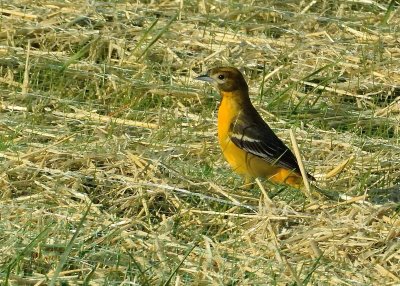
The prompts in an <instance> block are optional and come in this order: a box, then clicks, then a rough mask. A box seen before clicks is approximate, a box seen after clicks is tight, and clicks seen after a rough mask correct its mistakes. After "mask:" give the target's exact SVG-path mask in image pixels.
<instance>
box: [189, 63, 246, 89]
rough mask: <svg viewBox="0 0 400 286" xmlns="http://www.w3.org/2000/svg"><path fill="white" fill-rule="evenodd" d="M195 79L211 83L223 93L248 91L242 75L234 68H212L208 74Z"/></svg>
mask: <svg viewBox="0 0 400 286" xmlns="http://www.w3.org/2000/svg"><path fill="white" fill-rule="evenodd" d="M195 79H197V80H202V81H206V82H210V83H212V84H213V85H214V86H215V87H216V88H218V89H219V90H220V91H221V92H234V91H245V92H247V91H248V87H247V83H246V80H245V79H244V77H243V75H242V73H241V72H240V71H239V70H238V69H237V68H234V67H216V68H212V69H210V70H208V71H207V73H206V74H204V75H201V76H198V77H196V78H195Z"/></svg>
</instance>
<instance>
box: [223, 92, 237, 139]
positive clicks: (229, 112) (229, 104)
mask: <svg viewBox="0 0 400 286" xmlns="http://www.w3.org/2000/svg"><path fill="white" fill-rule="evenodd" d="M238 109H239V107H238V104H237V103H236V102H235V101H234V100H231V99H230V98H225V97H223V98H222V101H221V104H220V106H219V110H218V139H219V143H220V144H221V146H223V145H225V144H228V143H229V142H231V140H230V137H229V134H230V132H231V130H230V128H231V125H232V123H233V122H234V121H235V120H236V118H237V115H238V114H237V110H238ZM231 143H232V142H231ZM232 144H233V143H232Z"/></svg>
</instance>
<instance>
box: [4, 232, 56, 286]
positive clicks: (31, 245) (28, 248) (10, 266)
mask: <svg viewBox="0 0 400 286" xmlns="http://www.w3.org/2000/svg"><path fill="white" fill-rule="evenodd" d="M51 226H52V225H48V226H47V227H46V228H45V229H44V230H43V231H42V232H41V233H39V234H38V235H37V236H36V237H35V238H34V239H33V240H32V241H31V242H30V243H29V244H28V245H27V246H26V247H25V248H24V249H23V250H22V251H21V252H20V253H18V255H17V256H16V257H15V258H14V259H13V260H12V261H11V262H10V263H9V264H8V265H7V268H6V269H7V270H6V276H5V279H4V285H5V286H6V285H8V279H9V277H10V273H11V270H12V269H13V268H14V267H15V265H16V264H17V263H18V261H20V260H21V259H22V258H23V257H24V255H25V254H26V253H27V252H29V251H31V250H32V249H33V248H34V247H35V246H36V245H37V244H38V243H39V242H40V241H41V240H42V239H43V238H45V237H46V235H47V234H48V233H49V231H50V227H51Z"/></svg>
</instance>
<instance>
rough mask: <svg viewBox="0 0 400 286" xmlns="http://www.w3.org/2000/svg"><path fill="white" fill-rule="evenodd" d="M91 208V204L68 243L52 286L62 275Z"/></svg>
mask: <svg viewBox="0 0 400 286" xmlns="http://www.w3.org/2000/svg"><path fill="white" fill-rule="evenodd" d="M90 206H91V204H89V205H88V207H87V209H86V211H85V213H84V214H83V216H82V218H81V220H80V221H79V224H78V227H77V228H76V231H75V233H74V235H73V236H72V238H71V239H70V241H69V242H68V245H67V247H66V249H65V252H64V253H63V254H62V255H61V258H60V261H59V263H58V265H57V268H56V271H54V274H53V277H52V279H51V281H50V284H49V285H50V286H54V285H55V284H56V281H57V278H58V276H59V275H60V272H61V270H62V269H63V267H64V264H65V263H66V262H67V259H68V255H69V253H70V252H71V250H72V246H73V243H74V241H75V239H76V238H77V237H78V234H79V232H80V230H81V229H82V226H83V223H84V222H85V220H86V217H87V215H88V214H89V210H90Z"/></svg>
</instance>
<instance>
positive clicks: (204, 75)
mask: <svg viewBox="0 0 400 286" xmlns="http://www.w3.org/2000/svg"><path fill="white" fill-rule="evenodd" d="M194 79H196V80H201V81H206V82H213V81H214V79H213V78H211V77H209V76H208V75H206V74H203V75H201V76H198V77H195V78H194Z"/></svg>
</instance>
